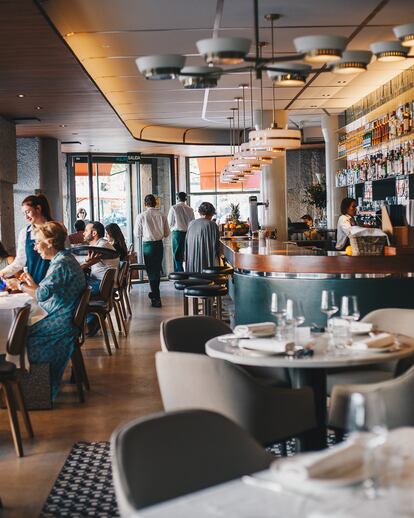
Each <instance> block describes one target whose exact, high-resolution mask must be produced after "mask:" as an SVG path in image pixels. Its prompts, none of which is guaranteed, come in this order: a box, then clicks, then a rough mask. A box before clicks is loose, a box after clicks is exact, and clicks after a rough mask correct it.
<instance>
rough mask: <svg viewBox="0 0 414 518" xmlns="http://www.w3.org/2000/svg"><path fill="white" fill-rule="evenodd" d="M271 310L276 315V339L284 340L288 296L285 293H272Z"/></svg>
mask: <svg viewBox="0 0 414 518" xmlns="http://www.w3.org/2000/svg"><path fill="white" fill-rule="evenodd" d="M270 312H271V313H272V314H273V315H275V317H276V322H277V329H276V340H283V328H284V326H285V324H286V297H285V295H284V294H283V293H272V303H271V307H270Z"/></svg>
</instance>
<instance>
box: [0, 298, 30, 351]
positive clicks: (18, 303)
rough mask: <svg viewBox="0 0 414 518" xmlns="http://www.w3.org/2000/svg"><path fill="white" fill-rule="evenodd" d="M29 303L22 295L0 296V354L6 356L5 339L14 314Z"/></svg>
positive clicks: (28, 299)
mask: <svg viewBox="0 0 414 518" xmlns="http://www.w3.org/2000/svg"><path fill="white" fill-rule="evenodd" d="M31 301H32V298H31V297H29V295H26V294H24V293H16V294H12V295H3V296H0V354H6V342H7V337H8V336H9V330H10V327H11V325H12V323H13V319H14V317H15V315H16V312H17V311H18V310H19V309H20V308H22V307H23V306H25V305H26V304H30V303H31Z"/></svg>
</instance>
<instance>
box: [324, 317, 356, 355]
mask: <svg viewBox="0 0 414 518" xmlns="http://www.w3.org/2000/svg"><path fill="white" fill-rule="evenodd" d="M328 333H329V337H330V344H329V345H330V346H331V350H332V351H333V352H334V353H335V354H343V353H346V346H347V345H349V344H350V343H351V329H350V324H349V322H347V321H346V320H344V319H342V318H330V319H329V321H328Z"/></svg>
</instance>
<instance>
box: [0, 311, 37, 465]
mask: <svg viewBox="0 0 414 518" xmlns="http://www.w3.org/2000/svg"><path fill="white" fill-rule="evenodd" d="M29 314H30V305H26V306H24V307H22V308H19V309H18V311H17V314H16V316H15V317H14V320H13V323H12V325H11V327H10V331H9V335H8V338H7V343H6V351H7V353H8V354H9V355H10V356H17V357H18V358H19V365H20V368H17V367H16V365H15V364H14V363H13V362H10V361H6V360H5V361H2V362H0V386H1V388H2V390H3V394H4V399H5V401H6V406H7V411H8V414H9V421H10V428H11V432H12V437H13V442H14V447H15V449H16V453H17V455H18V457H23V456H24V452H23V444H22V437H21V433H20V426H19V420H18V416H17V405H16V399H17V403H18V407H19V409H20V412H21V414H22V417H23V421H24V424H25V428H26V431H27V433H28V435H29V437H33V436H34V434H33V428H32V424H31V422H30V417H29V413H28V411H27V408H26V404H25V401H24V396H23V392H22V387H21V375H22V373H24V372H25V368H26V366H25V350H26V341H27V332H28V328H27V326H28V321H29Z"/></svg>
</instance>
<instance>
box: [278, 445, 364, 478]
mask: <svg viewBox="0 0 414 518" xmlns="http://www.w3.org/2000/svg"><path fill="white" fill-rule="evenodd" d="M364 450H365V439H362V438H361V439H360V438H355V439H353V440H348V441H347V442H344V443H343V444H340V445H338V446H334V447H333V448H330V449H329V450H325V451H324V452H323V453H310V454H304V455H298V456H295V457H291V458H289V459H282V460H277V461H275V462H273V464H272V466H271V468H272V469H273V470H275V471H276V472H277V473H278V474H280V475H283V476H286V477H287V478H290V479H296V480H298V481H301V480H302V481H303V480H308V479H327V480H329V479H336V478H342V477H344V476H346V475H347V474H348V473H351V472H353V471H355V470H357V469H360V468H361V467H362V464H363V461H364Z"/></svg>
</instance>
